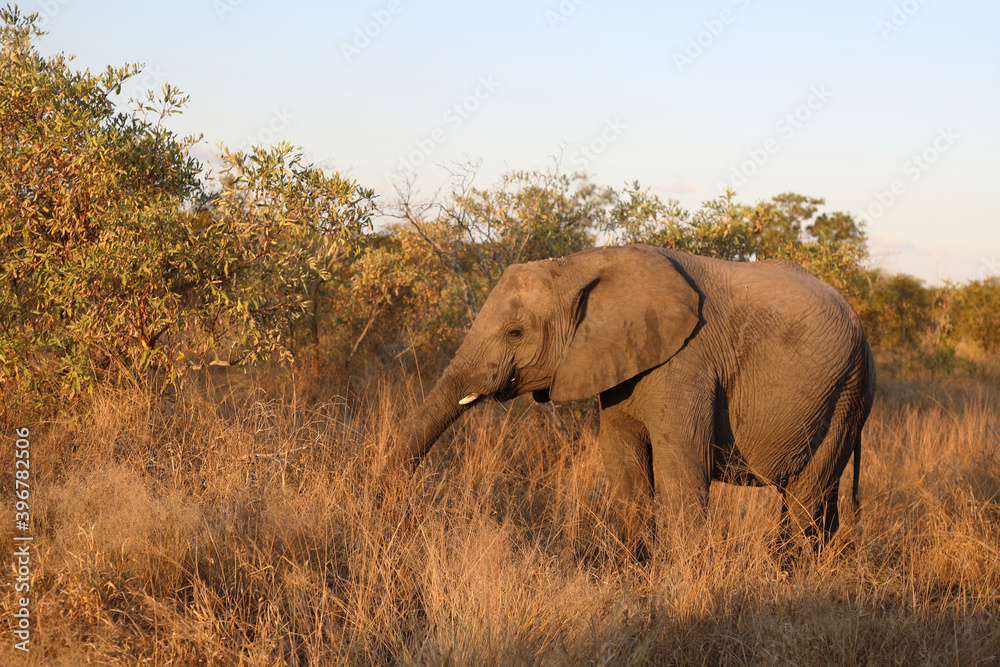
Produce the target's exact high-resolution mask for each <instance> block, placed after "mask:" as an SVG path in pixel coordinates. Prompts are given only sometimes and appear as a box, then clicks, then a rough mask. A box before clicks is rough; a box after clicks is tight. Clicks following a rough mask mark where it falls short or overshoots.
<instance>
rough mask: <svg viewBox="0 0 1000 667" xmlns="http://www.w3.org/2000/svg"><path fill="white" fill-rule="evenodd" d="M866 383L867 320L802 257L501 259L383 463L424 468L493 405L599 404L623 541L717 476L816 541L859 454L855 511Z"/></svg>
mask: <svg viewBox="0 0 1000 667" xmlns="http://www.w3.org/2000/svg"><path fill="white" fill-rule="evenodd" d="M874 390H875V366H874V361H873V358H872V353H871V348H870V347H869V345H868V342H867V340H866V338H865V334H864V331H863V330H862V326H861V322H860V320H859V318H858V316H857V314H856V313H855V312H854V310H853V309H852V308H851V306H850V304H849V303H848V302H847V301H846V300H845V299H844V297H843V296H842V295H841V294H840V293H839V292H837V290H835V289H834V288H833V287H831V286H830V285H828V284H827V283H825V282H823V281H821V280H820V279H819V278H817V277H816V276H815V275H813V274H812V273H811V272H809V271H807V270H806V269H804V268H802V267H800V266H799V265H797V264H794V263H792V262H789V261H785V260H762V261H755V262H738V261H727V260H721V259H714V258H709V257H704V256H698V255H691V254H687V253H684V252H680V251H676V250H669V249H663V248H657V247H652V246H648V245H642V244H635V245H629V246H619V247H603V248H593V249H589V250H584V251H582V252H578V253H575V254H572V255H568V256H566V257H564V258H560V259H548V260H540V261H534V262H528V263H525V264H514V265H511V266H509V267H507V269H506V270H505V271H504V272H503V275H502V276H501V278H500V279H499V280H498V282H497V284H496V286H495V287H494V288H493V290H492V292H491V293H490V295H489V297H488V298H487V300H486V302H485V303H484V305H483V307H482V308H481V309H480V312H479V313H478V315H477V316H476V317H475V320H474V322H473V324H472V327H471V329H470V330H469V332H468V334H467V335H466V337H465V339H464V341H463V342H462V344H461V345H460V347H459V348H458V351H457V352H456V354H455V356H454V358H453V359H452V361H451V363H450V364H449V365H448V366H447V368H446V369H445V370H444V372H443V374H442V375H441V377H440V379H439V380H438V381H437V383H436V384H435V386H434V388H433V389H432V390H431V391H430V392H429V393H428V395H427V397H426V399H425V400H424V402H423V404H422V406H421V407H420V408H419V409H418V410H417V411H416V412H415V413H413V414H412V415H411V416H409V418H408V419H407V420H406V422H405V423H404V425H403V428H402V429H401V431H400V437H399V438H398V440H397V441H396V445H395V446H394V447H393V449H392V450H391V453H390V458H391V460H392V464H393V465H396V466H402V467H404V468H405V467H407V466H408V467H409V468H410V469H411V470H413V469H415V467H416V466H417V465H419V463H420V461H421V460H422V459H423V457H424V455H425V454H426V453H427V452H428V450H429V449H430V448H431V446H432V445H433V444H434V442H435V441H436V440H437V438H438V437H439V436H440V435H441V433H443V431H444V430H445V429H446V428H447V427H448V426H449V425H450V424H451V423H452V422H454V421H455V420H456V419H457V418H458V417H459V416H460V415H461V414H462V413H463V412H465V411H466V410H468V409H469V408H471V407H472V406H473V405H475V404H477V403H480V402H482V401H483V400H484V399H486V398H487V397H492V398H493V399H496V400H499V401H506V400H509V399H512V398H514V397H515V396H518V395H520V394H524V393H527V392H532V395H533V397H534V399H535V400H536V401H538V402H547V401H549V400H552V401H572V400H576V399H582V398H586V397H591V396H598V397H599V401H600V403H599V405H600V434H599V438H598V440H599V447H600V451H601V455H602V458H603V462H604V466H605V469H606V471H607V474H608V476H609V481H610V487H611V493H612V500H613V505H614V508H615V514H616V515H617V523H618V529H619V533H620V536H621V539H622V541H623V543H624V544H625V545H626V546H627V547H628V548H630V549H640V550H641V549H645V548H646V547H645V545H646V539H647V536H648V534H649V531H648V527H649V522H650V518H651V517H652V516H653V510H654V509H655V507H656V504H655V499H656V498H660V499H661V501H662V502H665V503H672V504H679V506H680V507H681V508H690V507H694V508H696V509H697V508H702V512H703V511H704V508H707V502H708V490H709V485H710V483H711V482H712V481H722V482H727V483H734V484H742V485H750V486H772V487H775V488H776V489H777V491H778V493H779V494H780V497H781V501H782V506H781V514H780V525H781V534H782V535H784V536H787V537H790V536H791V535H790V531H792V530H794V531H797V532H798V533H799V534H805V535H808V536H809V537H810V541H811V542H812V543H813V544H814V545H816V546H817V548H819V547H821V545H822V544H824V543H826V542H827V541H829V539H830V537H831V536H832V535H833V534H834V533H835V532H836V530H837V528H838V525H839V514H838V507H837V500H838V495H839V486H840V477H841V474H842V473H843V471H844V469H845V467H846V465H847V462H848V460H849V459H850V458H851V456H852V455H853V457H854V485H853V493H852V499H853V501H854V504H855V507H857V506H858V477H859V472H860V456H861V452H860V447H861V431H862V427H863V426H864V423H865V420H866V419H867V418H868V413H869V411H870V410H871V406H872V401H873V397H874ZM662 502H661V509H662Z"/></svg>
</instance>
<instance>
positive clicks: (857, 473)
mask: <svg viewBox="0 0 1000 667" xmlns="http://www.w3.org/2000/svg"><path fill="white" fill-rule="evenodd" d="M853 458H854V484H853V488H852V489H851V500H852V501H853V502H854V511H855V512H857V511H858V509H860V507H861V499H860V498H858V482H859V481H860V478H861V432H860V431H858V434H857V435H856V436H855V437H854V455H853Z"/></svg>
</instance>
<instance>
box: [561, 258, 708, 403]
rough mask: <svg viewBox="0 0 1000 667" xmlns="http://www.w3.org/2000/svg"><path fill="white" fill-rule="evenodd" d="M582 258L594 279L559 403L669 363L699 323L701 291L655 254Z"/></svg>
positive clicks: (584, 293)
mask: <svg viewBox="0 0 1000 667" xmlns="http://www.w3.org/2000/svg"><path fill="white" fill-rule="evenodd" d="M567 259H568V260H571V259H572V257H571V258H567ZM580 261H581V263H582V264H583V267H584V268H583V271H582V273H583V274H584V275H585V277H586V279H587V280H588V282H587V283H586V285H585V286H584V287H583V288H582V289H580V290H579V292H578V294H577V296H576V302H575V312H576V320H575V330H573V331H571V332H570V338H569V341H568V343H567V345H566V348H565V350H564V351H563V354H562V356H561V358H560V360H559V361H558V363H557V365H556V369H555V373H554V374H553V377H552V385H551V387H550V388H549V396H550V397H551V398H552V400H554V401H571V400H576V399H579V398H585V397H587V396H593V395H595V394H598V393H600V392H602V391H605V390H607V389H610V388H611V387H614V386H616V385H619V384H621V383H622V382H624V381H626V380H628V379H629V378H632V377H635V376H636V375H638V374H639V373H642V372H643V371H646V370H649V369H650V368H653V367H654V366H658V365H660V364H662V363H664V362H665V361H667V360H668V359H669V358H670V357H672V356H673V355H674V354H676V353H677V352H678V351H679V350H680V349H681V348H682V347H683V346H684V343H685V341H686V340H687V339H688V337H689V336H690V335H691V333H692V332H693V331H694V329H695V327H696V326H697V325H698V321H699V318H698V305H699V296H698V292H696V291H695V290H694V288H693V287H692V286H691V285H690V284H689V283H688V281H687V280H686V279H685V278H684V276H682V275H681V274H680V273H679V272H678V270H677V269H676V268H675V266H674V264H673V262H671V261H670V260H669V259H668V258H667V257H665V256H664V255H662V254H661V253H659V252H657V251H656V250H655V249H653V248H650V247H649V246H628V247H624V248H603V249H600V250H594V251H591V252H587V253H584V254H582V255H581V256H580ZM588 270H589V271H590V272H592V274H591V275H587V274H588Z"/></svg>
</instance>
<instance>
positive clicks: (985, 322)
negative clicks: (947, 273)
mask: <svg viewBox="0 0 1000 667" xmlns="http://www.w3.org/2000/svg"><path fill="white" fill-rule="evenodd" d="M950 311H951V312H950V319H951V322H952V327H953V328H952V330H951V338H952V339H953V340H955V341H961V340H966V341H970V342H973V343H976V344H977V345H979V346H980V347H981V348H982V349H983V350H984V351H985V352H986V353H988V354H990V355H993V356H994V357H996V356H998V355H1000V278H998V277H992V278H986V279H984V280H972V281H970V282H968V283H967V284H965V285H963V286H961V287H958V288H955V290H954V300H953V301H952V303H951V309H950Z"/></svg>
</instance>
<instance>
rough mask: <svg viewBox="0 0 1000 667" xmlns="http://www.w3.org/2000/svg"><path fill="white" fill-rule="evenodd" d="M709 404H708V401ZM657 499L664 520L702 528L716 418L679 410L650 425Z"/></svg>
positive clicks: (699, 411) (693, 410) (710, 471)
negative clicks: (713, 422)
mask: <svg viewBox="0 0 1000 667" xmlns="http://www.w3.org/2000/svg"><path fill="white" fill-rule="evenodd" d="M706 403H707V401H706ZM649 430H650V439H651V442H652V458H653V475H654V480H655V490H656V495H657V497H658V499H659V501H660V502H659V504H660V505H661V507H662V510H663V512H664V516H663V518H664V520H665V521H667V522H670V523H672V524H673V525H682V524H686V525H689V526H691V525H700V524H701V521H702V520H703V519H704V517H705V512H706V510H707V509H708V487H709V484H710V482H711V475H712V435H713V429H712V414H711V413H710V412H709V411H708V410H707V409H706V410H696V409H690V410H675V411H672V412H669V413H666V414H665V415H664V416H663V417H661V418H660V419H659V420H654V421H653V422H651V423H650V424H649Z"/></svg>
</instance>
